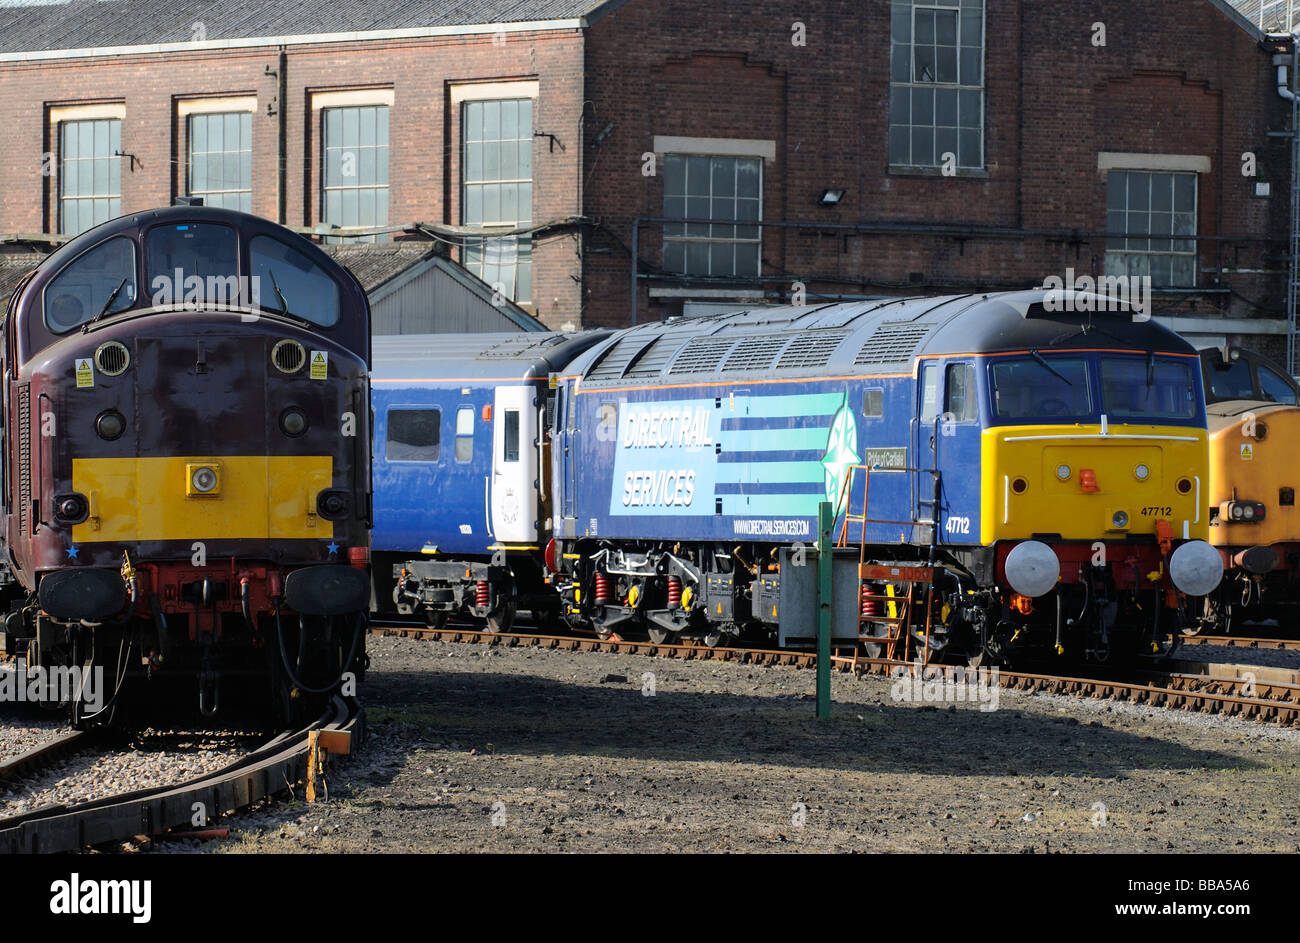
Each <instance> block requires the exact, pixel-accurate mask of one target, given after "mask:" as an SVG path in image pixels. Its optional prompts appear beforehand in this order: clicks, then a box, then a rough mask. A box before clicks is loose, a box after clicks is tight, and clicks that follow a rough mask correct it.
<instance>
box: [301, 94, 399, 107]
mask: <svg viewBox="0 0 1300 943" xmlns="http://www.w3.org/2000/svg"><path fill="white" fill-rule="evenodd" d="M396 100H397V98H396V94H395V93H394V91H393V89H391V88H349V89H337V90H331V91H325V92H312V93H311V110H312V111H320V110H321V109H322V108H346V107H351V106H357V105H387V106H388V107H389V108H392V107H393V105H394V103H395V102H396Z"/></svg>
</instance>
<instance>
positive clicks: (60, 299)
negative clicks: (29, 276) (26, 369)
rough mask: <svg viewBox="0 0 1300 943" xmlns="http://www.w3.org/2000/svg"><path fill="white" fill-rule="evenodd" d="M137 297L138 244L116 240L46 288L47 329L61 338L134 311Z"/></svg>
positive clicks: (82, 258) (81, 257)
mask: <svg viewBox="0 0 1300 943" xmlns="http://www.w3.org/2000/svg"><path fill="white" fill-rule="evenodd" d="M135 294H136V291H135V243H134V242H133V241H132V240H130V239H127V238H126V237H125V236H117V237H115V238H113V239H110V240H108V241H107V242H101V243H100V244H99V245H97V246H95V248H93V249H90V250H89V251H87V252H83V253H82V254H81V255H79V256H77V258H76V259H74V260H73V261H72V262H70V263H68V265H66V266H65V267H64V269H63V271H62V272H60V273H59V274H58V275H56V276H55V277H54V279H53V280H52V281H51V282H50V284H49V285H48V286H46V288H45V326H46V327H48V328H49V329H50V330H51V331H53V332H54V333H56V334H62V333H64V332H65V331H70V330H72V329H73V328H74V327H77V326H78V325H81V324H85V323H86V322H87V321H89V320H91V319H92V318H94V317H97V316H98V315H100V314H105V315H107V314H113V313H115V312H118V311H123V310H125V309H127V308H129V307H131V305H133V304H134V303H135Z"/></svg>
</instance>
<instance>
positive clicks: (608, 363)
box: [587, 337, 645, 380]
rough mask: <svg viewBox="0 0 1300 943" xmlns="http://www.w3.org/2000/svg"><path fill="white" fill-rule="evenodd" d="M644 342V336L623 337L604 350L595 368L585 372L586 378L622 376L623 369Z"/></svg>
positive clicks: (612, 378) (611, 378)
mask: <svg viewBox="0 0 1300 943" xmlns="http://www.w3.org/2000/svg"><path fill="white" fill-rule="evenodd" d="M644 343H645V338H641V337H624V338H623V339H622V340H620V341H619V342H618V343H616V344H615V345H614V346H613V347H611V348H609V350H607V351H605V353H604V355H603V356H602V357H601V358H600V362H599V363H597V364H596V368H595V369H594V370H592V371H591V372H590V373H588V374H587V379H588V380H617V379H619V378H621V377H622V376H623V371H624V370H626V369H627V365H628V364H629V363H631V362H632V358H633V357H635V356H636V353H637V351H638V350H640V349H641V345H642V344H644Z"/></svg>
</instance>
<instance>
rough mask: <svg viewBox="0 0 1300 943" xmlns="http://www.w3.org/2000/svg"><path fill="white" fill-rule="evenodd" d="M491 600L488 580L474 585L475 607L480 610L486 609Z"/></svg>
mask: <svg viewBox="0 0 1300 943" xmlns="http://www.w3.org/2000/svg"><path fill="white" fill-rule="evenodd" d="M490 599H491V596H490V595H489V593H488V584H487V580H479V581H478V582H477V583H475V584H474V605H476V606H478V607H479V608H480V609H486V608H487V606H488V602H489V601H490Z"/></svg>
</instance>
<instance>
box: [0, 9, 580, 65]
mask: <svg viewBox="0 0 1300 943" xmlns="http://www.w3.org/2000/svg"><path fill="white" fill-rule="evenodd" d="M586 25H587V21H586V19H585V18H583V17H577V18H570V19H565V20H528V21H526V22H523V23H474V24H472V25H466V26H418V27H413V28H410V29H372V30H359V31H357V32H353V33H310V34H306V35H303V36H252V37H248V38H246V39H242V38H241V39H209V40H204V41H203V42H182V43H151V44H148V45H141V46H96V47H92V48H82V49H42V50H37V51H34V52H6V53H3V54H0V62H42V61H45V60H49V59H86V58H90V57H92V56H139V55H150V54H153V53H167V52H214V51H220V50H223V49H260V48H263V47H266V46H270V47H275V46H313V45H319V44H321V43H356V42H369V41H374V40H385V39H433V38H436V37H439V36H471V35H475V34H480V33H489V34H492V33H535V32H542V31H545V30H556V29H584V28H585V27H586Z"/></svg>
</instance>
